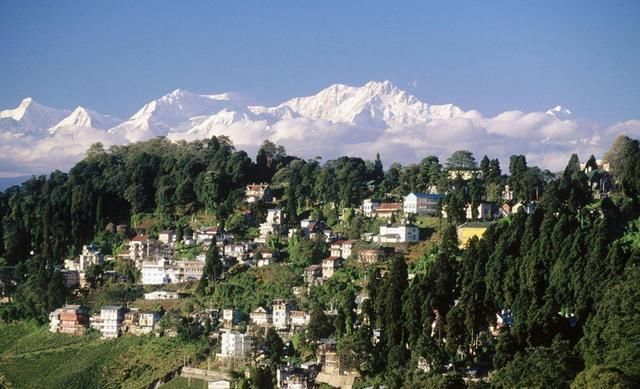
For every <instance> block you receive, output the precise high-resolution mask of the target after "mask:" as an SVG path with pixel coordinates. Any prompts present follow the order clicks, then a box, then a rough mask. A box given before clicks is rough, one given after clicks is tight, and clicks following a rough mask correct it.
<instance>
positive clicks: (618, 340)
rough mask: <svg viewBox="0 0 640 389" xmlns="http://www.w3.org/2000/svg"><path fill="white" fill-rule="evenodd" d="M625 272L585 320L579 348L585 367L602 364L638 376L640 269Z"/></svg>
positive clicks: (639, 362)
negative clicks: (639, 286)
mask: <svg viewBox="0 0 640 389" xmlns="http://www.w3.org/2000/svg"><path fill="white" fill-rule="evenodd" d="M625 273H626V274H625V276H624V279H623V280H622V281H620V282H618V283H617V284H615V285H613V287H611V288H610V289H609V290H608V291H607V292H606V294H605V295H604V298H603V299H602V301H601V302H600V305H599V306H598V310H597V312H596V314H595V315H594V316H592V317H591V318H590V319H589V320H588V321H587V324H586V326H585V329H584V332H585V335H584V338H583V339H582V340H581V341H580V348H581V350H582V353H583V355H584V359H585V363H586V365H587V367H592V366H595V365H605V366H609V367H615V368H617V369H620V370H621V371H622V372H624V373H625V374H627V375H629V376H632V377H640V309H639V308H640V288H638V285H640V268H639V267H637V266H633V267H631V268H630V269H628V270H627V271H626V272H625Z"/></svg>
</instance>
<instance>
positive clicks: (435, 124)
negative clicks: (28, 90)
mask: <svg viewBox="0 0 640 389" xmlns="http://www.w3.org/2000/svg"><path fill="white" fill-rule="evenodd" d="M246 101H247V99H245V98H244V97H243V96H241V95H239V94H236V93H222V94H213V95H200V94H195V93H192V92H189V91H186V90H182V89H177V90H175V91H173V92H171V93H169V94H167V95H165V96H162V97H160V98H158V99H156V100H153V101H151V102H149V103H147V104H145V105H144V106H142V107H141V108H140V109H139V110H138V111H137V112H136V113H135V114H133V115H132V116H131V117H130V118H129V119H127V120H121V119H117V118H115V117H112V116H109V115H104V114H100V113H97V112H95V111H92V110H90V109H88V108H85V107H81V106H79V107H77V108H75V109H73V110H72V111H69V110H65V109H56V108H51V107H46V106H44V105H41V104H39V103H37V102H36V101H34V100H33V99H32V98H26V99H24V100H22V102H21V103H20V104H19V106H18V107H17V108H15V109H8V110H4V111H0V141H2V143H4V145H2V146H0V176H1V175H3V174H5V175H6V174H12V175H17V174H18V173H20V174H23V173H29V174H30V173H36V172H40V171H46V170H42V168H44V167H46V168H47V169H49V170H50V169H51V168H60V169H65V168H68V167H69V166H71V165H72V164H73V163H74V162H77V160H79V159H80V158H82V155H83V153H84V150H86V147H88V145H90V144H91V143H94V142H96V141H100V142H103V143H105V144H106V145H111V144H123V143H129V142H137V141H142V140H146V139H150V138H153V137H157V136H165V137H167V138H168V139H170V140H180V139H185V140H194V139H202V138H208V137H211V136H213V135H216V136H217V135H226V136H228V137H230V138H231V140H232V141H234V143H235V144H236V145H237V146H238V147H239V148H243V149H245V150H247V151H248V152H252V151H255V150H256V149H257V147H259V145H260V144H261V143H262V142H263V141H264V140H265V139H271V140H273V141H275V142H278V143H281V144H284V145H285V146H286V147H287V150H288V151H289V152H291V153H292V154H296V155H301V156H303V157H314V156H316V155H320V156H323V157H326V158H332V157H335V156H337V155H342V154H349V155H357V156H362V157H366V158H371V157H373V156H374V155H375V153H376V152H380V153H381V154H382V155H383V157H386V160H391V161H394V160H398V161H401V162H415V161H416V160H418V159H419V158H422V157H424V156H426V155H428V154H435V155H439V156H441V157H446V156H447V155H448V154H450V153H451V152H453V151H454V150H457V149H470V150H472V151H474V152H476V153H477V154H478V156H479V157H481V155H480V153H487V154H489V155H490V156H497V157H500V158H507V157H508V153H509V152H510V153H514V152H519V153H522V154H526V155H528V157H530V158H532V159H533V160H536V159H538V161H536V162H546V163H547V165H548V167H550V168H555V167H556V166H554V165H555V164H556V163H555V162H554V161H552V160H550V159H549V157H548V156H546V155H545V154H547V153H552V152H560V151H562V152H566V151H567V149H573V151H579V152H589V153H597V152H601V151H602V150H601V149H602V147H601V146H602V145H601V143H602V141H603V139H604V138H607V137H609V136H610V135H611V134H610V133H611V128H612V127H615V126H618V127H620V126H622V127H624V129H626V131H627V132H628V131H629V129H630V131H631V132H635V131H637V130H638V128H640V126H638V123H636V122H637V121H633V120H632V121H628V122H623V123H617V124H615V125H614V126H611V127H603V126H600V125H597V124H594V123H589V122H586V121H584V120H580V119H576V118H574V115H573V113H572V112H571V111H570V110H568V109H566V108H563V107H561V106H557V107H554V108H552V109H549V110H548V111H546V112H530V113H525V112H521V111H517V110H513V111H506V112H503V113H501V114H498V115H496V116H494V117H485V116H483V115H482V114H481V113H480V112H478V111H475V110H468V111H464V110H463V109H461V108H460V107H458V106H456V105H453V104H442V105H433V104H428V103H425V102H422V101H420V100H419V99H418V98H416V97H415V96H413V95H411V94H410V93H408V92H407V91H405V90H403V89H401V88H398V87H397V86H395V85H394V84H392V83H391V82H389V81H383V82H378V81H371V82H368V83H366V84H364V85H362V86H359V87H354V86H348V85H344V84H334V85H331V86H329V87H327V88H325V89H323V90H321V91H320V92H318V93H317V94H315V95H312V96H307V97H296V98H292V99H290V100H287V101H285V102H283V103H281V104H279V105H276V106H259V105H250V104H247V102H246ZM604 140H605V141H607V142H609V143H610V141H612V139H610V140H609V139H604ZM569 151H571V150H569ZM584 157H585V158H586V157H588V155H586V156H584ZM563 158H564V157H563ZM558 165H559V161H558Z"/></svg>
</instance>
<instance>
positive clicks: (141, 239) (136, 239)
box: [131, 235, 149, 242]
mask: <svg viewBox="0 0 640 389" xmlns="http://www.w3.org/2000/svg"><path fill="white" fill-rule="evenodd" d="M147 240H149V238H148V237H146V236H144V235H136V236H134V237H133V239H131V241H133V242H146V241H147Z"/></svg>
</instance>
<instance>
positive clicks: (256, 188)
mask: <svg viewBox="0 0 640 389" xmlns="http://www.w3.org/2000/svg"><path fill="white" fill-rule="evenodd" d="M259 200H264V201H265V202H267V203H269V202H271V201H273V194H272V193H271V188H269V184H264V183H261V184H249V185H247V187H246V189H245V191H244V201H246V202H247V203H255V202H256V201H259Z"/></svg>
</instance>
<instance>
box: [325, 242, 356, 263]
mask: <svg viewBox="0 0 640 389" xmlns="http://www.w3.org/2000/svg"><path fill="white" fill-rule="evenodd" d="M356 243H358V241H357V240H354V239H349V240H336V241H335V242H333V243H331V256H332V257H340V258H344V259H347V258H349V257H350V256H351V253H352V249H353V246H354V245H355V244H356Z"/></svg>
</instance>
